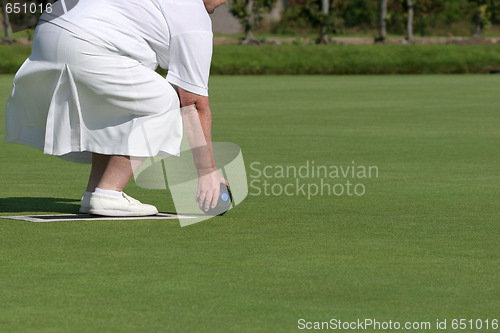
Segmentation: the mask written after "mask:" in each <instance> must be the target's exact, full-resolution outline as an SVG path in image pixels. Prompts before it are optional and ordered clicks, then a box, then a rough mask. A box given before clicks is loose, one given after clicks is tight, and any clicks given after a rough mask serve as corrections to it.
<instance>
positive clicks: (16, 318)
mask: <svg viewBox="0 0 500 333" xmlns="http://www.w3.org/2000/svg"><path fill="white" fill-rule="evenodd" d="M499 79H500V77H498V76H486V75H478V76H341V77H337V76H244V77H241V76H234V77H221V76H215V77H213V78H212V80H211V90H210V91H211V98H212V108H213V111H214V140H215V141H229V142H234V143H237V144H238V145H240V146H241V148H242V151H243V154H244V158H245V162H246V163H245V164H246V166H247V172H248V176H249V181H254V183H253V184H254V188H251V189H250V194H251V195H249V196H248V197H247V199H246V200H245V201H244V202H243V203H242V204H241V205H239V206H238V207H236V209H233V210H231V211H230V212H229V213H228V214H226V215H225V216H224V217H219V218H214V219H211V220H209V221H205V222H202V223H199V224H196V225H194V226H190V227H186V228H180V227H179V224H178V223H177V221H154V220H146V221H136V222H133V221H108V222H62V223H47V224H43V223H39V224H37V223H28V222H19V221H13V220H4V219H1V220H0V248H1V251H2V255H1V256H0V265H1V269H0V281H1V284H0V300H1V306H0V331H2V332H21V331H22V332H27V331H34V332H154V331H159V332H295V331H300V330H299V329H298V324H297V322H298V320H299V319H300V318H304V319H306V320H307V321H329V320H330V319H331V318H337V319H339V320H342V321H356V320H357V319H358V318H359V319H364V318H372V319H376V320H378V321H389V320H392V321H393V322H394V321H401V322H405V321H420V322H424V321H428V322H431V323H432V324H433V325H435V322H436V319H440V320H444V319H447V320H448V328H447V329H446V330H442V332H456V331H454V330H452V328H451V320H452V319H454V318H465V319H474V320H475V319H489V320H490V321H491V320H492V319H494V318H496V319H500V318H499V316H500V304H499V302H498V300H499V298H500V288H499V285H500V283H499V282H500V281H499V276H500V266H499V260H500V251H499V247H498V239H499V235H500V226H499V217H500V208H499V205H498V202H500V192H499V191H498V184H499V182H500V174H499V172H498V168H499V166H500V155H499V154H498V144H497V143H498V142H499V140H500V132H499V130H498V129H499V126H500V117H499V112H500V111H499V106H500V105H499V102H498V96H497V95H498V92H497V91H498V84H499ZM11 80H12V76H0V104H1V105H4V104H5V100H6V98H7V95H8V93H9V91H10V84H11ZM0 110H2V111H1V112H2V113H1V114H0V119H1V120H0V136H1V137H3V133H4V125H3V108H0ZM0 156H1V158H0V179H1V180H0V184H1V189H2V191H1V193H0V214H1V215H4V216H5V215H13V214H25V213H28V212H34V213H40V214H41V213H52V212H55V213H66V212H75V211H76V210H77V209H78V199H79V196H80V195H81V192H82V190H83V187H84V185H85V182H86V177H87V173H88V166H85V165H75V164H71V163H69V162H65V161H62V160H59V159H58V158H55V157H51V156H44V155H43V154H42V153H41V152H39V151H36V150H34V149H31V148H28V147H24V146H20V145H11V144H4V143H0ZM307 161H309V163H312V161H314V163H315V165H317V166H318V165H325V166H349V165H352V161H354V162H355V164H356V165H358V166H362V165H363V166H377V167H378V169H379V175H378V178H375V177H373V178H371V179H356V178H355V177H348V179H331V178H328V179H324V181H325V182H329V183H337V182H338V183H345V182H346V180H349V181H351V182H352V183H362V184H364V185H365V187H366V194H365V195H363V196H356V195H354V196H348V195H343V196H334V195H330V196H328V195H323V196H319V195H318V196H315V197H312V198H311V199H310V200H308V199H307V197H305V196H304V195H303V194H301V193H299V194H298V195H296V194H294V195H291V196H286V195H281V196H265V195H263V194H261V195H258V196H256V195H255V193H256V189H255V187H257V188H260V189H262V188H261V187H259V186H260V185H259V183H258V182H261V183H260V184H262V182H263V181H264V180H267V181H268V182H269V183H271V184H279V185H281V186H284V185H286V184H288V183H295V181H296V180H295V179H292V178H291V177H290V178H276V177H272V178H269V179H267V178H266V179H265V178H264V177H257V176H258V172H257V171H256V170H255V169H259V170H262V169H263V167H265V166H269V167H270V168H273V170H277V169H278V167H279V166H285V167H286V166H295V167H297V168H298V167H300V166H303V165H305V164H306V163H307ZM255 162H259V163H260V164H255ZM251 165H253V167H251ZM275 176H276V175H275ZM299 181H300V182H302V183H304V184H306V186H307V184H314V183H316V184H317V183H319V182H320V179H319V178H313V177H311V176H310V177H309V178H300V179H299ZM279 185H275V189H277V188H278V186H279ZM126 191H127V192H128V193H129V194H131V195H133V196H136V197H137V198H138V199H141V200H143V201H145V202H148V203H152V204H156V205H157V206H158V207H159V208H160V210H163V211H165V210H169V209H171V208H172V205H171V203H170V202H169V201H168V194H167V193H165V192H164V191H152V190H144V189H140V188H138V187H137V186H136V185H134V184H130V185H129V186H128V187H127V189H126ZM435 330H436V329H435V326H433V331H435ZM353 331H357V330H353ZM359 331H361V330H359ZM365 331H366V332H375V330H373V329H370V328H369V329H366V330H365ZM379 331H380V330H379ZM382 331H384V330H382ZM385 331H387V332H391V330H385ZM418 331H419V330H407V332H418ZM469 331H473V330H469ZM490 331H491V330H490Z"/></svg>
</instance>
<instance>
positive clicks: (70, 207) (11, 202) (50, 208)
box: [0, 197, 80, 213]
mask: <svg viewBox="0 0 500 333" xmlns="http://www.w3.org/2000/svg"><path fill="white" fill-rule="evenodd" d="M79 208H80V202H79V200H74V199H67V198H21V197H12V198H0V213H26V212H57V213H78V209H79Z"/></svg>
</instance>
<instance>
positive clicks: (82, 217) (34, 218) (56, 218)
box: [0, 213, 195, 222]
mask: <svg viewBox="0 0 500 333" xmlns="http://www.w3.org/2000/svg"><path fill="white" fill-rule="evenodd" d="M0 218H2V219H12V220H21V221H27V222H65V221H130V220H176V219H192V218H195V217H193V216H185V215H173V214H165V213H160V214H157V215H151V216H129V217H110V216H98V215H88V214H64V215H22V216H0Z"/></svg>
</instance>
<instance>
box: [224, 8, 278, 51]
mask: <svg viewBox="0 0 500 333" xmlns="http://www.w3.org/2000/svg"><path fill="white" fill-rule="evenodd" d="M275 4H276V0H230V1H229V11H230V12H231V14H233V15H234V16H235V17H236V18H237V19H238V20H239V21H240V23H241V25H242V26H243V28H244V30H245V40H244V42H246V43H251V42H256V39H255V38H254V37H253V30H254V29H255V28H257V27H258V26H259V24H260V23H261V21H262V15H263V14H264V13H268V12H269V11H271V9H272V8H273V7H274V5H275Z"/></svg>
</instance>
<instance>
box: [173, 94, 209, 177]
mask: <svg viewBox="0 0 500 333" xmlns="http://www.w3.org/2000/svg"><path fill="white" fill-rule="evenodd" d="M191 102H192V101H191V100H189V99H187V100H183V99H181V106H182V107H183V108H182V118H183V122H184V129H185V131H186V136H187V138H188V141H189V145H190V146H191V150H192V152H193V159H194V163H195V166H196V169H197V171H198V174H199V175H200V176H201V175H204V174H207V173H210V172H213V171H215V170H216V167H215V162H214V158H213V151H212V113H211V111H210V107H209V104H208V100H207V99H203V100H202V102H201V103H196V101H195V102H194V103H191ZM184 104H188V105H184Z"/></svg>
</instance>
